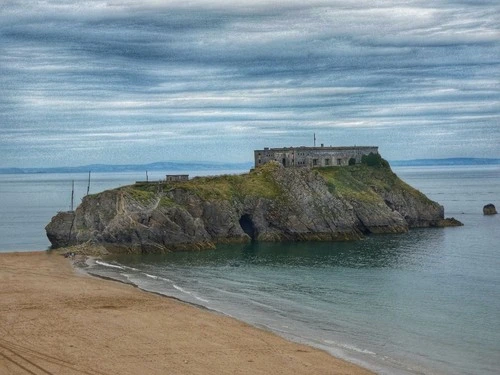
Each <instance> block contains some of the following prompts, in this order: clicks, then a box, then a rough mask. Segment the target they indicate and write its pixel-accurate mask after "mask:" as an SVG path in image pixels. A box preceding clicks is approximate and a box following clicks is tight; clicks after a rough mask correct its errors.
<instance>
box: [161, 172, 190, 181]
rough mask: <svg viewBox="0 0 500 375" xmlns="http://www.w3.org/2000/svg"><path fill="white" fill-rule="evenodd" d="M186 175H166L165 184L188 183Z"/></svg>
mask: <svg viewBox="0 0 500 375" xmlns="http://www.w3.org/2000/svg"><path fill="white" fill-rule="evenodd" d="M188 180H189V175H188V174H167V177H166V181H167V182H180V181H188Z"/></svg>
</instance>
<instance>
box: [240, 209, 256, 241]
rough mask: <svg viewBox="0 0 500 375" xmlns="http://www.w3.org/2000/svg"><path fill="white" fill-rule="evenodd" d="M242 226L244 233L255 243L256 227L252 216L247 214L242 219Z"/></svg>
mask: <svg viewBox="0 0 500 375" xmlns="http://www.w3.org/2000/svg"><path fill="white" fill-rule="evenodd" d="M240 226H241V229H243V232H245V233H246V234H248V236H249V237H250V238H251V239H252V241H255V238H256V231H255V225H254V224H253V221H252V218H251V217H250V215H248V214H245V215H243V216H242V217H241V218H240Z"/></svg>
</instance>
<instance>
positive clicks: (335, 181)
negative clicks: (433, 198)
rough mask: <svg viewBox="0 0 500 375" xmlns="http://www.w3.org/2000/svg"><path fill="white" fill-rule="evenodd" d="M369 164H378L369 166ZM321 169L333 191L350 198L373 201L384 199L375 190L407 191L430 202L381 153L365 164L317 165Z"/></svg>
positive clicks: (366, 160) (320, 171) (329, 187)
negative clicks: (343, 165)
mask: <svg viewBox="0 0 500 375" xmlns="http://www.w3.org/2000/svg"><path fill="white" fill-rule="evenodd" d="M371 155H373V154H371ZM368 163H371V164H373V163H374V164H375V165H372V166H369V165H368ZM318 172H319V173H320V174H321V175H322V176H323V178H324V179H325V181H326V184H327V186H328V190H329V191H330V192H331V193H332V194H341V195H342V196H344V197H346V198H349V199H356V200H359V201H374V200H380V199H381V197H380V195H378V194H377V193H376V192H382V191H391V190H396V191H401V190H404V191H405V192H406V193H408V194H410V195H412V196H414V197H415V198H418V199H422V200H426V201H429V202H430V200H429V199H428V198H427V197H426V196H425V195H424V194H422V193H421V192H419V191H418V190H416V189H415V188H413V187H411V186H410V185H408V184H407V183H405V182H404V181H403V180H401V179H400V178H399V177H398V176H397V175H396V174H395V173H394V172H393V171H392V170H391V168H390V166H389V163H388V162H387V161H386V160H384V159H382V158H381V157H380V155H378V157H376V158H374V157H371V158H368V159H366V158H365V163H362V164H358V165H353V166H348V167H340V168H339V167H324V168H318Z"/></svg>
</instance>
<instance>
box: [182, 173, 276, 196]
mask: <svg viewBox="0 0 500 375" xmlns="http://www.w3.org/2000/svg"><path fill="white" fill-rule="evenodd" d="M273 168H274V167H273V166H272V165H266V166H263V167H261V168H258V169H255V170H252V171H251V172H249V173H245V174H239V175H223V176H213V177H195V178H193V179H192V180H190V181H186V182H178V183H175V184H174V185H173V186H172V187H175V188H182V189H185V190H188V191H191V192H192V193H194V194H196V195H198V196H199V197H200V198H202V199H207V200H231V199H233V198H244V197H246V196H254V197H263V198H269V199H273V198H276V197H277V196H279V195H280V193H281V191H280V188H279V187H278V185H277V184H276V182H275V181H274V179H273V177H272V170H273Z"/></svg>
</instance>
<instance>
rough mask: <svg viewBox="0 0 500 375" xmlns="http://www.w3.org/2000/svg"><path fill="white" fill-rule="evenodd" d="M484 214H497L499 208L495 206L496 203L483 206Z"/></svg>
mask: <svg viewBox="0 0 500 375" xmlns="http://www.w3.org/2000/svg"><path fill="white" fill-rule="evenodd" d="M483 214H484V215H496V214H497V209H496V208H495V205H494V204H492V203H489V204H487V205H486V206H484V207H483Z"/></svg>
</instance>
